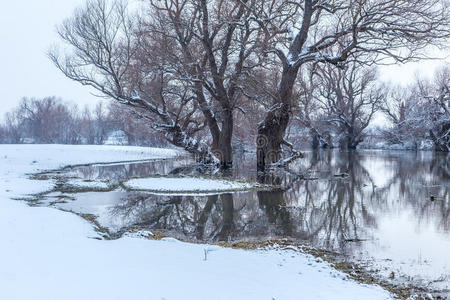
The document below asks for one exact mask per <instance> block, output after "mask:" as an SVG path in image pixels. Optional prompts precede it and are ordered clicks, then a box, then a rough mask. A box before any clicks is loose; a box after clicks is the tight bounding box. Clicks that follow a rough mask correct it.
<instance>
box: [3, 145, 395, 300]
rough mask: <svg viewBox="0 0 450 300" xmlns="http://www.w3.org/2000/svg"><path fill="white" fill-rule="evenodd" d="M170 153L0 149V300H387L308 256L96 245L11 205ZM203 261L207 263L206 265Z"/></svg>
mask: <svg viewBox="0 0 450 300" xmlns="http://www.w3.org/2000/svg"><path fill="white" fill-rule="evenodd" d="M177 154H179V152H177V151H174V150H162V149H150V148H137V147H108V146H62V145H0V238H1V246H0V298H1V299H8V300H12V299H35V300H37V299H45V300H51V299H58V300H60V299H64V300H67V299H77V300H78V299H108V300H112V299H133V300H134V299H146V300H147V299H168V300H169V299H349V298H354V299H389V298H390V297H391V296H390V295H389V294H388V293H387V292H386V291H384V290H382V289H381V288H380V287H376V286H366V285H361V284H358V283H356V282H354V281H351V280H348V279H346V276H345V275H343V274H342V273H340V272H337V271H335V270H333V269H332V268H330V267H329V266H328V265H327V264H325V263H320V262H316V260H315V259H314V258H313V257H311V256H308V255H304V254H299V253H295V252H292V251H279V250H269V251H244V250H233V249H227V248H219V247H216V246H208V245H196V244H189V243H182V242H179V241H176V240H173V239H165V240H162V241H153V240H147V239H140V238H133V237H125V238H121V239H119V240H114V241H104V240H97V239H94V238H93V237H98V234H97V233H96V232H95V231H94V230H93V228H92V226H91V224H89V223H88V222H86V221H84V220H83V219H82V218H80V217H78V216H76V215H74V214H71V213H65V212H62V211H59V210H55V209H51V208H42V207H41V208H35V207H29V206H27V204H26V203H25V202H21V201H17V200H11V198H14V197H20V196H23V195H26V194H30V193H37V192H43V191H45V190H47V189H49V188H50V187H51V186H52V184H53V183H52V182H50V181H32V180H30V179H29V177H28V176H27V175H26V174H29V173H33V172H38V171H43V170H47V169H55V168H58V167H62V166H64V165H73V164H81V163H83V164H84V163H93V162H110V161H129V160H140V159H148V158H158V157H159V158H162V157H173V156H176V155H177ZM205 255H206V260H205Z"/></svg>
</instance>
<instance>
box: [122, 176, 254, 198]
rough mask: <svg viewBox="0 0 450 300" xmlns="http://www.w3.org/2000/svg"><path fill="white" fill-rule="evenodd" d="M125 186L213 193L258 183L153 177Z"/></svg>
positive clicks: (136, 180) (163, 190) (162, 190)
mask: <svg viewBox="0 0 450 300" xmlns="http://www.w3.org/2000/svg"><path fill="white" fill-rule="evenodd" d="M123 185H124V187H125V188H127V189H129V190H135V191H148V192H158V193H168V194H170V193H192V194H197V193H201V194H204V193H213V192H235V191H247V190H251V189H253V188H256V187H258V185H257V184H250V183H245V182H237V181H228V180H220V179H205V178H186V177H185V178H183V177H182V178H170V177H151V178H137V179H131V180H129V181H126V182H124V183H123Z"/></svg>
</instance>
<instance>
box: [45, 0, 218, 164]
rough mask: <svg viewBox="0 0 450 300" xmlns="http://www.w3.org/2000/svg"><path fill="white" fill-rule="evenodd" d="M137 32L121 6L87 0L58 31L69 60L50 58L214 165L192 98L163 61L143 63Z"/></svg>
mask: <svg viewBox="0 0 450 300" xmlns="http://www.w3.org/2000/svg"><path fill="white" fill-rule="evenodd" d="M137 32H138V27H137V21H136V19H135V18H133V17H131V16H130V13H129V12H128V10H127V6H126V4H125V3H124V2H123V1H112V2H111V1H106V0H92V1H88V2H87V3H86V4H85V5H84V6H83V7H81V8H79V9H78V10H77V11H76V12H75V14H74V15H73V16H72V17H71V18H69V19H68V20H66V21H65V22H64V23H63V24H62V26H60V27H59V29H58V33H59V35H60V38H61V39H62V40H63V41H64V42H65V44H66V45H67V46H68V49H66V50H67V51H66V55H65V56H64V57H62V56H60V55H59V53H58V51H57V50H53V51H51V52H50V53H49V57H50V59H51V60H52V61H53V62H54V63H55V65H56V66H57V67H58V68H59V69H60V70H61V71H62V72H63V73H64V74H65V75H66V76H67V77H69V78H70V79H73V80H75V81H78V82H80V83H81V84H83V85H88V86H91V87H93V88H95V89H96V90H98V91H99V92H100V93H101V95H102V96H104V97H108V98H112V99H114V100H115V101H117V102H119V103H121V104H124V105H125V106H127V107H128V108H129V110H130V111H131V112H132V113H133V114H135V116H136V118H139V119H141V120H143V121H145V122H147V124H148V126H149V127H151V128H153V129H156V130H158V131H160V132H162V133H163V135H164V136H165V137H166V139H167V140H168V141H170V142H171V143H172V144H174V145H176V146H179V147H182V148H184V149H186V150H187V151H189V152H192V153H195V154H196V155H198V157H201V158H203V159H205V160H207V161H210V160H212V158H213V157H212V155H211V153H210V151H209V149H208V147H207V146H206V145H204V144H203V143H202V142H201V141H199V140H198V139H196V138H195V134H196V133H197V132H198V131H200V130H202V129H203V127H204V125H203V122H202V121H201V120H199V119H198V116H199V114H200V111H199V108H198V105H197V104H196V103H195V102H194V101H193V95H192V93H191V92H189V89H188V88H187V87H186V86H185V85H184V84H183V83H181V82H180V81H179V80H178V79H177V78H174V77H173V76H172V75H171V73H170V72H168V71H167V69H165V68H162V67H161V65H160V64H159V62H160V61H158V60H156V61H149V60H148V59H143V58H142V55H143V54H146V49H142V48H141V47H140V36H139V35H137V34H136V33H137ZM150 51H151V50H150Z"/></svg>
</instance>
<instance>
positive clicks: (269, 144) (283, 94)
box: [256, 65, 298, 172]
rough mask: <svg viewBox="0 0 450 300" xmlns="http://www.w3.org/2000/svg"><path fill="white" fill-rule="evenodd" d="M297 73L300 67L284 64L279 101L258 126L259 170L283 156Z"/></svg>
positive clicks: (264, 168) (263, 169)
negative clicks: (282, 150) (282, 148)
mask: <svg viewBox="0 0 450 300" xmlns="http://www.w3.org/2000/svg"><path fill="white" fill-rule="evenodd" d="M297 73H298V67H297V68H294V67H292V66H289V65H286V66H284V68H283V75H282V78H281V81H280V85H279V88H278V92H277V94H278V101H277V103H275V104H274V105H273V107H272V109H270V110H269V112H268V113H267V115H266V117H265V118H264V120H263V121H262V122H261V123H260V124H259V126H258V137H257V141H256V146H257V154H256V155H257V164H258V166H257V169H258V171H262V172H264V171H265V170H266V167H267V166H268V165H270V164H272V163H276V162H277V161H279V160H280V158H281V145H282V144H283V142H284V135H285V133H286V129H287V127H288V124H289V118H290V115H291V105H292V104H291V96H292V88H293V86H294V82H295V79H296V78H297Z"/></svg>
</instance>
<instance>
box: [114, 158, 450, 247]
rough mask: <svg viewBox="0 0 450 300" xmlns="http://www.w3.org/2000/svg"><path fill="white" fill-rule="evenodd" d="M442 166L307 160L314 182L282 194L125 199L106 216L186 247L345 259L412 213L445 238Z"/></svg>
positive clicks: (414, 161)
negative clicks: (323, 251)
mask: <svg viewBox="0 0 450 300" xmlns="http://www.w3.org/2000/svg"><path fill="white" fill-rule="evenodd" d="M250 163H251V162H250ZM449 166H450V163H449V159H448V158H447V157H445V156H443V155H439V154H432V153H412V152H402V153H398V152H365V151H363V152H337V151H326V152H314V153H309V154H308V155H307V158H306V159H303V160H302V161H301V162H299V163H298V165H297V166H296V168H298V170H303V171H305V170H307V172H309V173H310V174H312V175H313V177H318V179H317V180H296V181H293V182H290V184H289V188H288V189H287V190H279V191H257V192H256V191H252V192H241V193H234V194H220V195H209V196H187V195H181V196H164V195H151V194H145V193H137V192H130V193H127V194H125V196H124V197H123V199H122V201H121V203H120V204H119V205H117V206H115V207H114V208H113V209H112V210H111V214H112V215H114V216H115V217H116V218H120V219H122V220H127V221H126V222H125V224H126V226H124V230H125V229H127V228H129V227H137V228H145V229H149V230H159V231H162V232H165V233H168V234H170V235H172V236H175V237H178V238H181V239H186V240H195V241H203V242H214V241H237V240H243V239H246V240H262V239H274V238H289V239H294V240H299V241H308V242H310V243H311V244H313V245H314V246H318V247H322V248H327V249H330V250H338V251H341V252H347V251H354V250H355V249H358V247H359V246H360V245H361V243H363V242H364V241H371V240H373V238H374V237H373V232H374V230H376V229H377V227H378V222H379V219H380V217H383V216H385V215H389V214H392V213H394V212H395V211H397V210H402V209H411V210H412V211H414V216H415V218H416V219H417V224H420V223H421V222H430V221H432V222H434V224H435V225H436V226H438V227H439V229H440V230H444V231H445V232H447V233H448V231H449V229H450V228H449V225H450V222H449V211H450V208H449V201H448V200H449V199H448V197H449V196H448V190H449V177H450V176H449V175H450V172H449V169H450V167H449ZM242 168H245V166H243V167H242V166H241V169H240V170H241V171H240V173H241V174H243V171H242V170H243V169H242ZM336 174H337V175H339V177H337V176H335V175H336ZM341 174H344V175H341ZM345 174H348V175H345ZM271 180H273V179H271ZM281 180H286V178H283V179H281ZM431 195H434V197H436V201H434V202H432V201H430V200H429V199H430V196H431Z"/></svg>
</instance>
